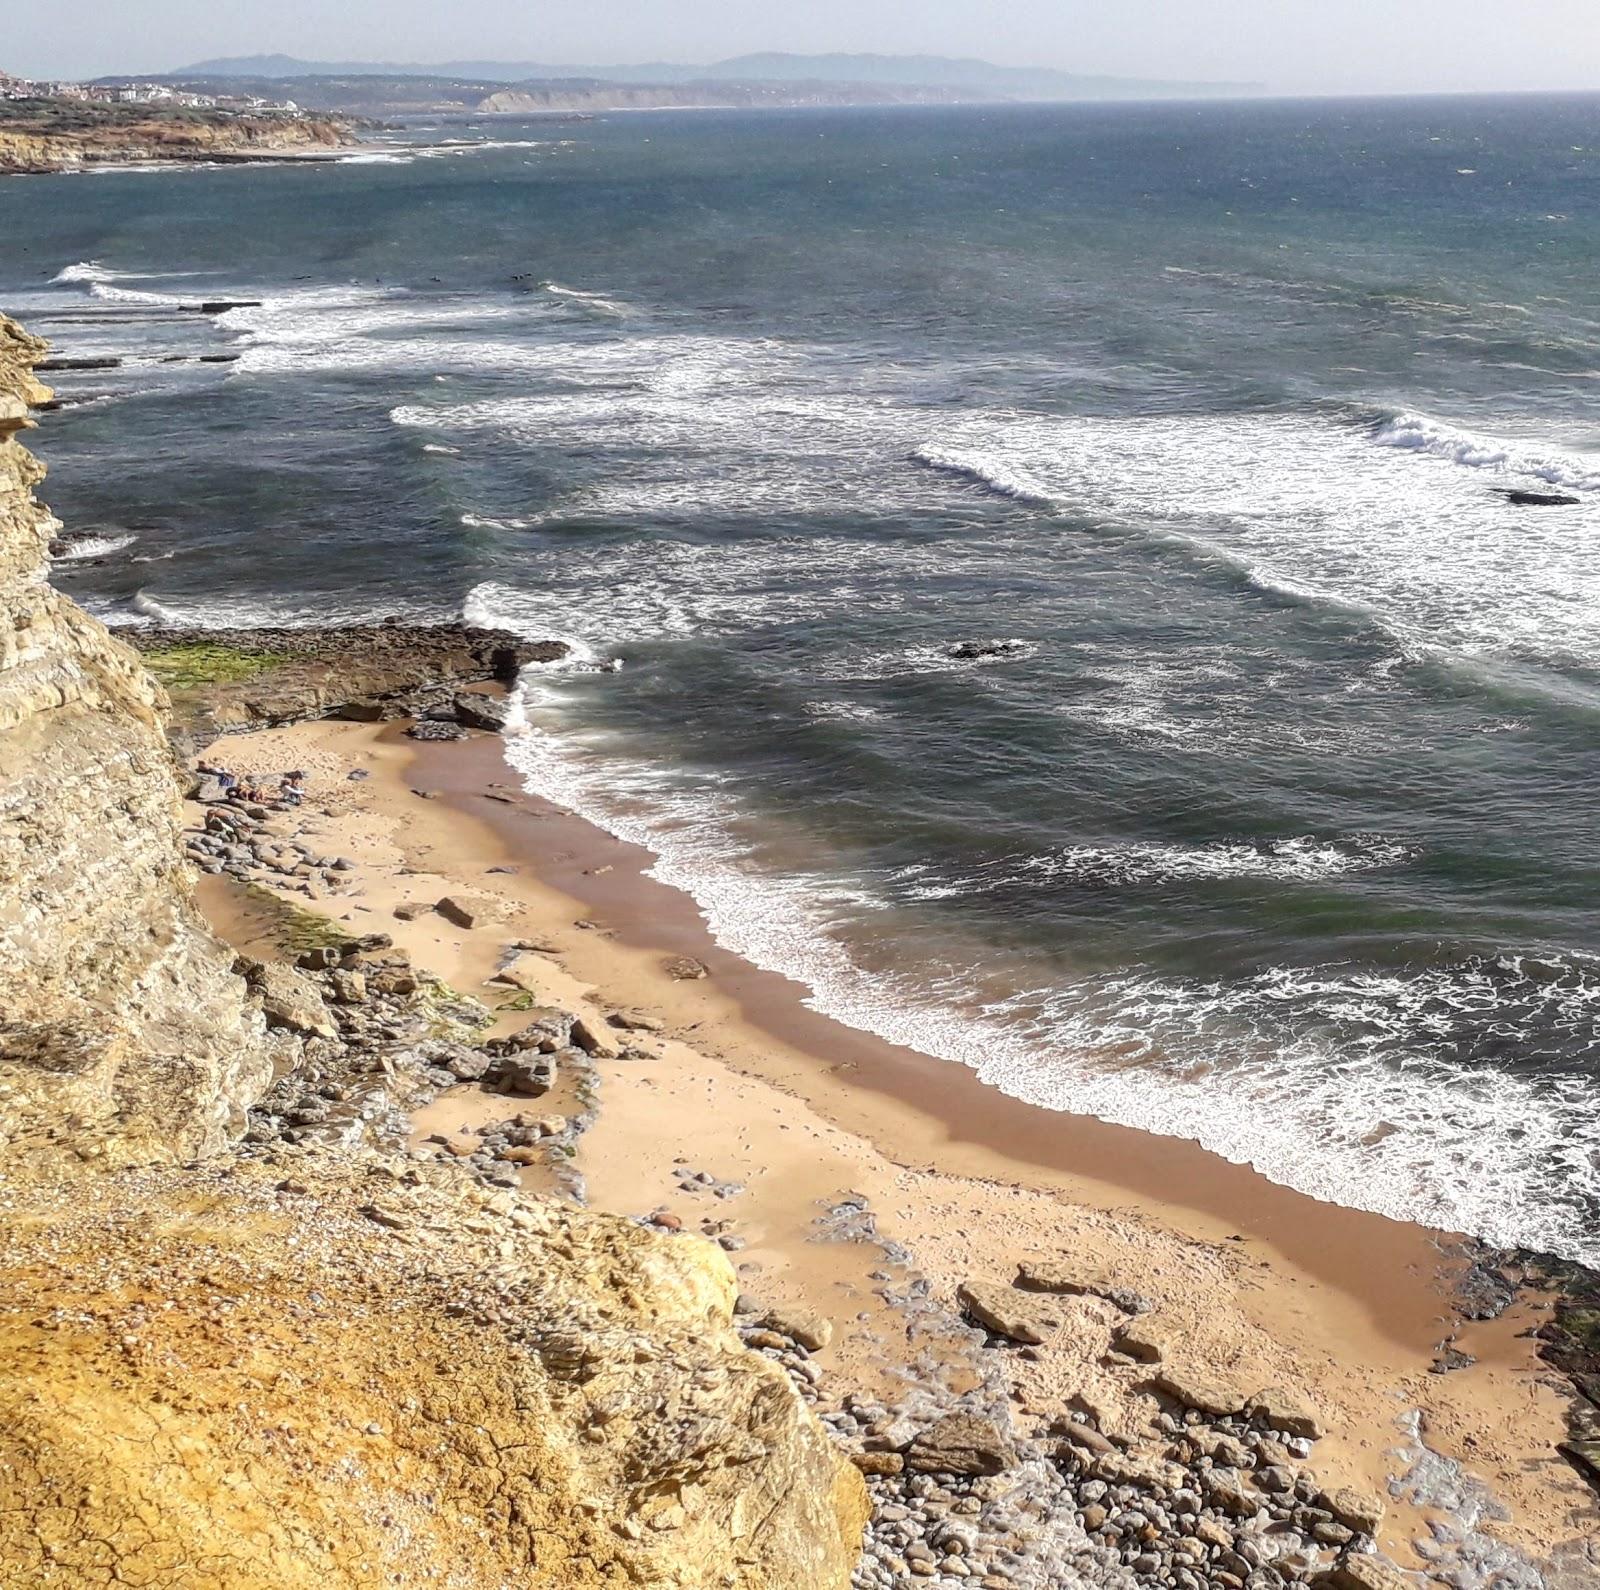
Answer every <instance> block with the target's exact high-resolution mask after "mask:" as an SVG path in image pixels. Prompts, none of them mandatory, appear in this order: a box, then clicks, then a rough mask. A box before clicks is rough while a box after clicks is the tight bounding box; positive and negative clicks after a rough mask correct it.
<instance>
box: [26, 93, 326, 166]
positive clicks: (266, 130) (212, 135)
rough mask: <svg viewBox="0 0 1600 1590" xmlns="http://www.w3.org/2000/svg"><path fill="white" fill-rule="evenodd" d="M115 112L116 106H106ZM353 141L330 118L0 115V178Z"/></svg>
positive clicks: (304, 150) (294, 150)
mask: <svg viewBox="0 0 1600 1590" xmlns="http://www.w3.org/2000/svg"><path fill="white" fill-rule="evenodd" d="M107 108H108V109H111V110H115V109H119V108H120V107H107ZM351 142H353V140H352V138H351V136H350V130H349V127H348V126H347V125H346V124H345V123H343V122H341V121H339V120H337V119H335V118H331V117H310V116H307V117H295V118H290V117H283V116H276V117H266V116H232V115H222V114H220V113H218V114H216V115H214V116H211V117H210V118H206V117H203V116H193V115H191V116H189V117H186V118H184V119H182V120H177V119H174V118H171V117H163V116H161V115H160V114H159V113H155V112H152V113H147V114H144V115H143V116H139V115H132V116H119V117H116V118H114V119H111V118H108V119H106V120H105V121H104V122H103V123H102V124H91V125H88V126H83V127H72V126H62V127H52V126H48V125H40V124H36V123H35V122H32V121H20V120H18V121H15V122H11V123H8V122H7V121H5V120H4V119H3V118H0V175H3V174H7V173H12V174H16V173H26V172H32V173H44V172H50V171H70V170H73V169H75V168H77V167H80V166H100V165H139V164H144V163H146V162H149V161H156V160H242V159H250V158H252V157H255V158H262V157H271V156H275V155H276V156H282V155H293V154H313V153H317V152H319V151H322V150H334V149H338V148H341V147H343V146H344V145H347V144H349V143H351Z"/></svg>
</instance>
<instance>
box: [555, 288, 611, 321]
mask: <svg viewBox="0 0 1600 1590" xmlns="http://www.w3.org/2000/svg"><path fill="white" fill-rule="evenodd" d="M539 285H540V286H541V287H543V288H544V290H545V291H546V292H547V293H549V294H550V296H551V297H552V298H565V299H567V300H568V301H569V302H571V303H574V304H578V305H580V306H581V307H582V308H584V309H588V310H592V311H593V312H594V313H595V314H597V315H610V316H612V317H613V318H615V319H619V320H620V319H623V318H625V317H626V316H627V315H628V313H629V310H628V306H627V305H626V304H622V303H619V302H618V301H617V300H616V299H614V298H607V297H605V295H604V294H602V293H591V292H585V291H584V290H583V289H581V288H578V287H563V286H562V285H561V283H560V282H541V283H540V284H539Z"/></svg>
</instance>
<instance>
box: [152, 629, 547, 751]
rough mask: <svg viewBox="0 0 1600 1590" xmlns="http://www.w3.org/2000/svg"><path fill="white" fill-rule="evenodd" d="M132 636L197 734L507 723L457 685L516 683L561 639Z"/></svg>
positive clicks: (430, 632)
mask: <svg viewBox="0 0 1600 1590" xmlns="http://www.w3.org/2000/svg"><path fill="white" fill-rule="evenodd" d="M129 638H130V640H131V641H132V643H133V645H135V646H136V647H137V648H138V649H139V651H140V652H141V653H142V655H143V657H144V660H145V663H146V665H147V666H148V667H149V668H150V670H151V672H152V673H154V674H155V675H156V677H157V678H159V679H161V680H162V681H163V682H164V683H165V685H166V687H167V690H168V692H169V693H170V695H171V698H172V702H173V706H174V709H175V711H174V714H173V716H174V718H175V720H176V722H177V724H178V725H179V727H180V729H181V730H182V732H183V733H184V734H185V735H186V736H187V737H188V738H189V739H190V740H193V741H206V740H210V739H212V738H214V737H215V736H217V735H219V734H229V733H233V732H235V731H238V730H245V729H258V728H262V727H264V726H266V725H269V724H274V723H295V722H299V721H300V720H301V719H303V718H352V719H358V720H363V721H373V722H375V721H379V720H382V719H389V718H403V717H424V716H428V717H431V716H435V715H437V716H438V717H440V718H445V719H449V720H450V721H452V722H459V723H470V724H471V725H472V726H473V727H474V728H492V729H499V728H503V727H504V725H505V715H506V714H505V708H504V707H503V705H502V704H501V703H499V702H497V701H494V700H491V699H489V698H487V697H482V696H472V695H468V694H464V693H462V692H461V691H459V690H457V689H456V688H455V687H456V686H458V685H464V684H474V683H481V682H484V681H488V680H494V681H497V682H498V683H500V684H510V683H511V682H512V681H513V680H514V679H515V678H516V676H517V672H518V670H519V669H521V668H522V667H523V666H524V665H525V664H527V663H530V662H556V661H558V660H560V659H561V658H563V657H565V656H566V655H567V652H568V647H567V645H566V643H565V642H563V641H559V640H550V641H527V640H523V639H522V638H521V637H520V636H518V635H513V634H511V633H510V632H509V631H507V630H502V629H484V628H480V627H478V626H476V625H471V624H464V623H459V622H458V623H447V624H416V623H407V622H405V621H404V620H402V619H399V618H393V619H388V620H385V621H384V622H382V623H379V624H349V625H337V626H331V627H328V628H311V627H305V628H297V629H272V628H260V629H181V628H172V627H168V626H156V625H151V626H141V627H139V628H138V629H134V630H130V631H129Z"/></svg>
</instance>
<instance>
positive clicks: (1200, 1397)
mask: <svg viewBox="0 0 1600 1590" xmlns="http://www.w3.org/2000/svg"><path fill="white" fill-rule="evenodd" d="M1150 1384H1151V1385H1152V1386H1154V1387H1155V1388H1156V1390H1157V1391H1162V1392H1165V1393H1166V1395H1167V1396H1169V1397H1171V1398H1172V1399H1173V1401H1174V1402H1181V1403H1182V1404H1183V1405H1184V1407H1186V1408H1198V1409H1199V1410H1200V1412H1201V1413H1208V1414H1210V1415H1211V1416H1212V1417H1213V1418H1225V1417H1227V1416H1228V1415H1230V1414H1235V1413H1238V1412H1239V1411H1240V1410H1241V1409H1242V1408H1243V1407H1244V1405H1245V1403H1246V1401H1247V1400H1248V1396H1247V1393H1245V1392H1243V1391H1241V1390H1240V1389H1239V1388H1238V1387H1237V1386H1230V1385H1229V1384H1228V1383H1227V1382H1226V1381H1225V1380H1221V1379H1218V1378H1217V1377H1216V1376H1214V1375H1209V1374H1207V1373H1206V1372H1205V1371H1204V1370H1202V1369H1193V1368H1190V1367H1188V1366H1180V1365H1177V1364H1167V1365H1164V1366H1163V1367H1162V1369H1161V1372H1160V1373H1159V1374H1157V1375H1155V1376H1154V1377H1153V1378H1152V1379H1151V1381H1150Z"/></svg>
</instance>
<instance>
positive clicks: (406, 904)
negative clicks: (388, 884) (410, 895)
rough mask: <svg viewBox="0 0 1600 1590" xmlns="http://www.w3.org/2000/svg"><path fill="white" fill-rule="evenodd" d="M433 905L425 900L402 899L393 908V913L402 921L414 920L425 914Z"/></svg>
mask: <svg viewBox="0 0 1600 1590" xmlns="http://www.w3.org/2000/svg"><path fill="white" fill-rule="evenodd" d="M431 910H433V907H432V906H431V905H429V904H428V903H427V902H426V901H425V900H402V901H401V902H400V904H399V905H397V906H396V907H395V908H394V914H395V916H396V917H397V918H399V920H400V921H402V922H415V921H416V919H417V918H418V917H419V916H426V915H427V914H428V913H429V912H430V911H431Z"/></svg>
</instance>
